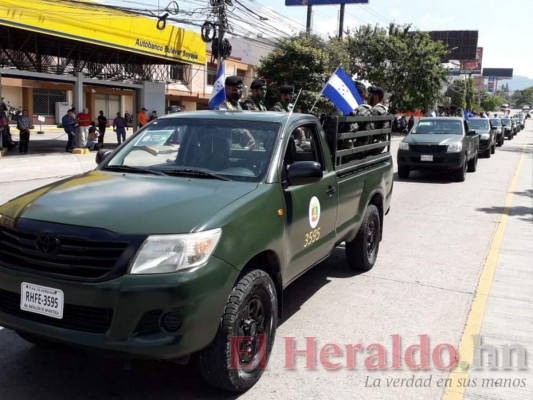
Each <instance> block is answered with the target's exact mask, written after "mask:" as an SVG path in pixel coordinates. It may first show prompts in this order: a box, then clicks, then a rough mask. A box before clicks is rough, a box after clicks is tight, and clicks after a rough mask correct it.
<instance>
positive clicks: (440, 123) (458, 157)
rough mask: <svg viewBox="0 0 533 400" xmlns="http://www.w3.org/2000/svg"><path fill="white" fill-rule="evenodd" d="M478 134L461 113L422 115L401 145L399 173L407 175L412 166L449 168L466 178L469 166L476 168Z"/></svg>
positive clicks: (456, 174)
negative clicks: (455, 115)
mask: <svg viewBox="0 0 533 400" xmlns="http://www.w3.org/2000/svg"><path fill="white" fill-rule="evenodd" d="M487 121H488V120H487ZM479 136H480V135H478V134H477V132H476V131H475V130H472V129H470V128H469V125H468V122H467V121H465V120H464V119H463V118H460V117H424V118H420V120H418V122H417V124H416V125H415V126H414V127H413V129H411V131H410V132H409V134H408V135H407V136H406V137H404V138H403V139H402V141H401V142H400V144H399V146H398V155H397V161H398V176H399V177H400V178H401V179H408V178H409V175H410V173H411V170H418V171H427V170H447V171H451V172H452V174H453V177H454V178H455V180H456V181H458V182H463V181H464V180H465V178H466V171H467V170H468V172H475V171H476V169H477V160H478V152H479Z"/></svg>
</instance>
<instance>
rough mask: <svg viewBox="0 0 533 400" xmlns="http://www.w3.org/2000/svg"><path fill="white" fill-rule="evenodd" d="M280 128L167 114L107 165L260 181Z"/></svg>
mask: <svg viewBox="0 0 533 400" xmlns="http://www.w3.org/2000/svg"><path fill="white" fill-rule="evenodd" d="M280 127H281V125H280V124H278V123H273V122H264V121H261V122H254V121H249V120H247V121H241V120H219V119H216V120H205V119H202V120H200V119H197V118H185V117H180V118H162V119H160V120H156V121H154V122H152V123H151V124H149V125H147V126H146V127H145V128H144V129H143V130H141V131H139V132H138V133H137V134H136V135H135V136H133V137H132V138H131V139H130V140H128V142H127V143H126V144H125V146H124V147H123V148H122V149H121V150H120V151H119V152H118V153H116V154H114V155H113V158H111V159H110V160H109V161H108V162H107V163H106V164H105V165H104V166H103V169H110V170H112V169H115V170H116V168H117V167H133V168H136V169H137V172H142V171H143V170H149V171H150V172H153V171H160V172H162V173H164V174H166V175H171V176H187V177H188V178H198V179H211V178H219V179H220V178H222V179H224V180H237V181H248V182H259V181H261V180H262V179H263V178H264V176H265V175H266V171H267V169H268V166H269V164H270V160H271V158H272V151H273V147H274V142H275V140H276V138H277V136H278V132H279V129H280Z"/></svg>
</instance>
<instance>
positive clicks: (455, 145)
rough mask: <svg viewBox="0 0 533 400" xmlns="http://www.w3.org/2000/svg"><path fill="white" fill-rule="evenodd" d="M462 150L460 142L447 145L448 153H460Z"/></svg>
mask: <svg viewBox="0 0 533 400" xmlns="http://www.w3.org/2000/svg"><path fill="white" fill-rule="evenodd" d="M462 148H463V144H462V143H461V142H459V143H450V144H449V145H448V153H453V152H455V151H461V149H462Z"/></svg>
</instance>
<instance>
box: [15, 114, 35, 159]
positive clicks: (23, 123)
mask: <svg viewBox="0 0 533 400" xmlns="http://www.w3.org/2000/svg"><path fill="white" fill-rule="evenodd" d="M17 129H18V130H19V136H20V140H19V153H20V154H28V147H29V144H30V129H33V125H32V124H31V121H30V118H29V117H28V110H22V114H21V115H19V117H18V118H17Z"/></svg>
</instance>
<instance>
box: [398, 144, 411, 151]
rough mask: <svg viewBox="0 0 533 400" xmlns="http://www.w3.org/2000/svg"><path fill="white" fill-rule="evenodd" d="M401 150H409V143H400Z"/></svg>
mask: <svg viewBox="0 0 533 400" xmlns="http://www.w3.org/2000/svg"><path fill="white" fill-rule="evenodd" d="M398 148H399V149H400V150H409V143H407V142H400V144H399V147H398Z"/></svg>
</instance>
